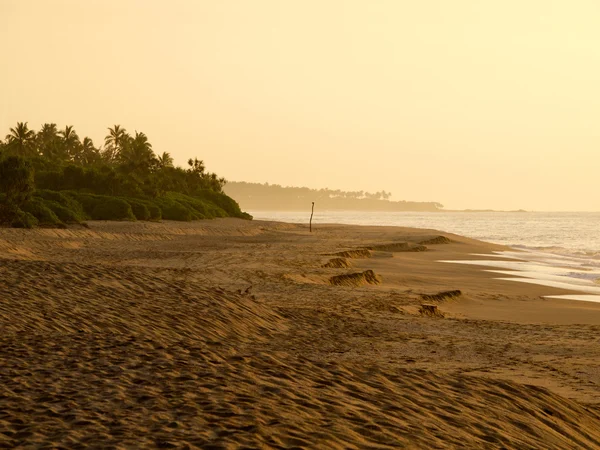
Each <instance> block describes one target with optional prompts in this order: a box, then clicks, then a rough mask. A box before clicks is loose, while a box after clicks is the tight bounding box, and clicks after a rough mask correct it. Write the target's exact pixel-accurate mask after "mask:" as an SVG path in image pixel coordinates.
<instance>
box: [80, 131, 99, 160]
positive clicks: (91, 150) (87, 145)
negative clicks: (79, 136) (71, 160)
mask: <svg viewBox="0 0 600 450" xmlns="http://www.w3.org/2000/svg"><path fill="white" fill-rule="evenodd" d="M100 158H101V157H100V152H99V151H98V149H97V148H96V147H95V146H94V142H93V141H92V140H91V139H90V138H89V137H84V138H83V141H82V142H81V153H80V155H79V160H78V161H75V162H77V163H78V164H82V165H83V164H86V165H89V164H95V163H97V162H98V161H100Z"/></svg>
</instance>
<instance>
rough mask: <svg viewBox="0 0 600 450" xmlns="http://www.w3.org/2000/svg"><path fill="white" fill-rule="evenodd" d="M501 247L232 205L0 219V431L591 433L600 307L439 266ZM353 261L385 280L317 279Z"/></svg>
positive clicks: (9, 435) (510, 443)
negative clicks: (124, 216) (155, 213)
mask: <svg viewBox="0 0 600 450" xmlns="http://www.w3.org/2000/svg"><path fill="white" fill-rule="evenodd" d="M439 236H444V237H446V238H449V239H450V242H448V241H447V240H446V239H443V238H439ZM402 243H406V245H404V244H402ZM422 245H425V246H426V247H427V249H428V250H427V251H422V250H423V249H421V248H420V246H422ZM499 248H500V247H499V246H494V245H491V244H485V243H481V242H478V241H473V240H470V239H466V238H462V237H460V236H456V235H451V234H447V233H440V232H437V231H433V230H414V229H404V228H392V227H357V226H341V225H329V226H320V227H319V228H318V229H317V230H316V232H314V233H312V234H310V233H309V232H308V229H307V227H304V226H301V225H291V224H282V223H268V222H245V221H239V220H233V219H222V220H215V221H210V222H197V223H190V224H181V223H169V222H164V223H159V224H152V223H150V224H140V223H115V222H92V223H90V229H89V230H85V229H70V230H34V231H22V230H9V229H0V330H1V331H2V333H1V334H0V447H2V446H4V447H8V448H10V447H14V446H19V445H20V446H31V447H42V448H43V447H44V446H46V448H54V447H58V446H61V447H63V448H77V447H78V446H79V447H84V446H93V445H96V446H98V447H101V448H108V447H111V446H112V447H113V448H140V447H146V448H147V447H163V448H242V447H244V446H245V447H246V448H255V447H261V448H324V449H325V448H327V449H330V448H402V447H409V448H415V447H416V448H444V447H463V448H464V447H471V448H482V447H483V448H501V447H505V448H521V449H522V448H597V447H599V446H600V415H599V414H598V411H599V409H598V408H597V406H596V405H597V404H598V403H599V402H600V389H599V383H600V370H599V369H600V358H599V357H600V348H599V347H598V345H597V338H598V332H599V331H600V306H599V305H595V304H591V303H581V302H569V301H561V300H544V299H540V296H541V295H549V294H553V293H565V292H564V291H559V290H557V289H550V288H545V287H541V286H535V285H524V284H521V283H511V282H507V281H500V280H495V279H493V275H492V274H489V273H485V272H482V271H481V270H480V268H477V267H471V266H463V265H452V264H442V263H437V262H436V261H437V260H440V259H446V260H449V259H470V258H472V257H471V256H469V254H470V253H485V252H489V251H491V250H493V249H499ZM364 249H371V250H368V251H365V250H364ZM414 249H419V250H421V251H414ZM336 258H337V259H343V260H344V261H345V262H344V263H341V262H339V261H338V262H337V263H336V264H332V266H333V267H324V266H327V263H328V262H329V261H330V260H332V259H336ZM366 271H373V273H374V274H376V276H377V277H378V279H379V280H380V281H381V283H379V284H371V283H362V282H357V283H348V284H342V285H336V284H335V283H334V284H332V283H331V281H330V280H331V279H332V277H337V276H340V275H344V274H353V273H359V274H363V273H365V272H366ZM359 278H360V277H349V279H359ZM367 278H370V275H369V276H368V277H366V278H365V279H367ZM250 286H251V288H250V289H248V288H249V287H250ZM456 290H460V295H453V296H447V297H448V298H446V299H442V300H441V301H436V306H438V308H439V309H440V310H441V311H442V312H443V314H444V316H445V318H443V319H442V318H435V317H424V316H422V315H421V314H419V307H420V304H421V303H423V301H424V300H423V299H424V298H426V299H428V300H427V301H428V302H431V301H432V300H431V299H434V300H433V301H435V299H436V298H437V297H435V296H433V295H434V294H437V293H438V292H441V291H456ZM428 295H429V296H433V297H426V296H428ZM442 297H443V296H442ZM53 446H54V447H53Z"/></svg>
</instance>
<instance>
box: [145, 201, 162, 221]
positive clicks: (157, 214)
mask: <svg viewBox="0 0 600 450" xmlns="http://www.w3.org/2000/svg"><path fill="white" fill-rule="evenodd" d="M146 207H147V208H148V211H149V212H150V220H160V219H162V212H161V211H160V208H159V207H158V205H156V204H154V203H152V202H148V203H147V204H146Z"/></svg>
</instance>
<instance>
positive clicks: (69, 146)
mask: <svg viewBox="0 0 600 450" xmlns="http://www.w3.org/2000/svg"><path fill="white" fill-rule="evenodd" d="M58 134H59V136H60V137H61V141H62V146H63V152H64V155H63V156H66V159H70V160H71V161H75V160H78V159H80V153H81V141H80V140H79V136H77V133H76V132H75V130H73V126H71V125H67V126H66V127H65V129H64V130H60V131H59V132H58Z"/></svg>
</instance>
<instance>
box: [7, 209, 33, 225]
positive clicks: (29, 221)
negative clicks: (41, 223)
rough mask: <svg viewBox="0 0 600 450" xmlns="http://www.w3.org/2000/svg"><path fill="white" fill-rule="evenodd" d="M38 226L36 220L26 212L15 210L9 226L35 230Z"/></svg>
mask: <svg viewBox="0 0 600 450" xmlns="http://www.w3.org/2000/svg"><path fill="white" fill-rule="evenodd" d="M37 225H38V220H37V219H36V218H35V217H34V216H33V215H31V214H30V213H28V212H25V211H22V210H20V209H19V210H17V212H16V215H15V216H14V217H13V219H12V222H11V224H10V226H11V227H13V228H35V227H36V226H37Z"/></svg>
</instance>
